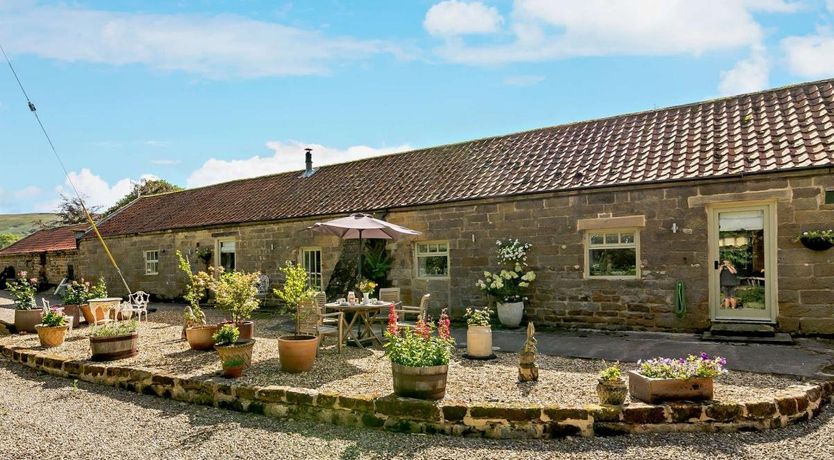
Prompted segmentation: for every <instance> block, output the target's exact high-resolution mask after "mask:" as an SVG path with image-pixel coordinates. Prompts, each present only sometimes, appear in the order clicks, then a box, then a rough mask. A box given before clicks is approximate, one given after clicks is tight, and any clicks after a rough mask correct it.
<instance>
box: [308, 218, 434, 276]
mask: <svg viewBox="0 0 834 460" xmlns="http://www.w3.org/2000/svg"><path fill="white" fill-rule="evenodd" d="M308 228H309V229H311V230H314V231H317V232H321V233H327V234H329V235H335V236H338V237H339V238H341V239H343V240H355V239H358V240H359V277H360V278H361V277H362V240H363V239H370V240H394V241H397V240H401V239H403V238H405V237H408V236H415V235H419V234H420V232H418V231H416V230H411V229H410V228H405V227H401V226H399V225H396V224H392V223H390V222H385V221H384V220H380V219H374V218H373V217H371V216H369V215H367V214H351V215H349V216H347V217H341V218H339V219H333V220H329V221H327V222H319V223H316V224H313V225H312V226H310V227H308Z"/></svg>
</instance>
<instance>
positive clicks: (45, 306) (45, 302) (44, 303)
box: [41, 297, 52, 314]
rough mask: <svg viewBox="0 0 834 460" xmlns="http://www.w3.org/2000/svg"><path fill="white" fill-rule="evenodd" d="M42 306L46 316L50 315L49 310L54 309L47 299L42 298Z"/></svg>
mask: <svg viewBox="0 0 834 460" xmlns="http://www.w3.org/2000/svg"><path fill="white" fill-rule="evenodd" d="M41 304H42V307H41V310H43V313H44V314H47V313H49V309H50V308H52V304H50V303H49V301H48V300H46V298H44V297H41Z"/></svg>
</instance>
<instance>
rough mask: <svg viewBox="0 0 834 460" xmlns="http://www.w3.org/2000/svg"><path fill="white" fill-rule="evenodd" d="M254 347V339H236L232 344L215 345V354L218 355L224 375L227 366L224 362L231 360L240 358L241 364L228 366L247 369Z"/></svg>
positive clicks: (250, 362) (250, 363)
mask: <svg viewBox="0 0 834 460" xmlns="http://www.w3.org/2000/svg"><path fill="white" fill-rule="evenodd" d="M254 347H255V341H254V340H243V341H238V342H237V343H235V344H233V345H222V346H215V347H214V349H215V350H217V355H218V356H220V365H221V366H223V372H224V374H223V375H226V374H225V372H226V368H227V366H226V365H225V363H227V362H229V361H233V360H242V361H243V364H242V365H241V364H238V365H237V366H229V367H230V368H231V367H240V368H241V371H242V370H243V369H248V368H249V367H250V366H251V365H252V350H253V348H254Z"/></svg>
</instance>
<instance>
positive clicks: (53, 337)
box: [35, 310, 69, 348]
mask: <svg viewBox="0 0 834 460" xmlns="http://www.w3.org/2000/svg"><path fill="white" fill-rule="evenodd" d="M35 329H37V331H38V339H39V340H40V341H41V346H42V347H46V348H52V347H60V346H61V345H63V344H64V339H65V338H66V336H67V329H69V325H68V324H67V318H66V317H65V316H64V314H63V313H62V312H60V311H57V310H49V312H47V313H46V314H45V315H43V319H42V320H41V323H40V324H38V325H37V326H35Z"/></svg>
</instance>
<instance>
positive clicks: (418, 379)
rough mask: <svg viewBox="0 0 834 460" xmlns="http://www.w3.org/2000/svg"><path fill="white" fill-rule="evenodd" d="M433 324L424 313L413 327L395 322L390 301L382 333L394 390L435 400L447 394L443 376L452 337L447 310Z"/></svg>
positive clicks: (415, 396) (395, 315) (446, 369)
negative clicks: (435, 324) (386, 325)
mask: <svg viewBox="0 0 834 460" xmlns="http://www.w3.org/2000/svg"><path fill="white" fill-rule="evenodd" d="M433 329H434V326H433V325H432V324H431V322H429V321H426V320H425V319H424V318H423V317H420V318H418V320H417V324H416V325H415V327H414V328H403V330H402V331H400V329H399V326H398V325H397V313H396V310H395V306H394V305H393V304H392V305H391V306H390V307H389V310H388V328H387V330H386V331H385V336H386V337H387V338H388V342H386V343H385V345H384V346H385V352H386V355H387V356H388V359H390V360H391V374H392V376H393V379H394V393H395V394H396V395H397V396H406V397H411V398H418V399H430V400H438V399H443V397H444V396H445V395H446V379H447V377H448V374H449V360H450V359H451V357H452V350H453V348H454V346H455V340H454V339H453V338H452V336H451V334H450V333H449V317H448V316H447V315H446V310H445V309H444V310H443V312H442V313H441V314H440V320H439V321H438V322H437V334H436V335H435V334H432V332H433Z"/></svg>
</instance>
